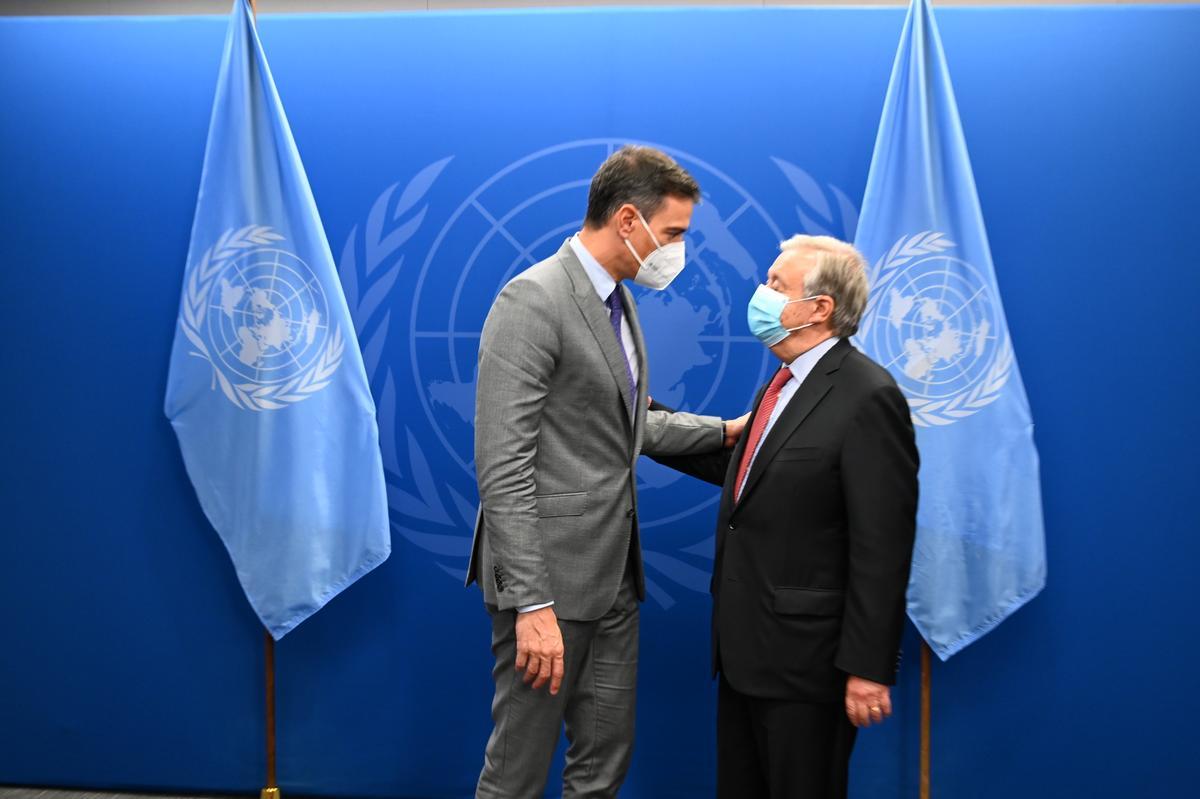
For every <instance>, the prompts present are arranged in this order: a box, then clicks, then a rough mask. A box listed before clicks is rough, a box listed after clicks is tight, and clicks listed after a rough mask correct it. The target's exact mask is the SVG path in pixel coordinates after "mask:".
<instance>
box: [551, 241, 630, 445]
mask: <svg viewBox="0 0 1200 799" xmlns="http://www.w3.org/2000/svg"><path fill="white" fill-rule="evenodd" d="M558 254H559V257H560V258H561V259H562V262H563V265H564V266H565V267H566V270H567V274H568V275H569V276H570V278H571V283H572V285H573V286H574V289H575V290H574V292H573V293H572V295H571V296H572V299H574V300H575V304H576V305H577V306H578V307H579V312H580V313H581V314H583V319H584V321H585V322H587V326H588V328H589V329H590V330H591V331H592V336H593V337H594V338H595V339H596V345H597V346H598V347H600V352H602V353H603V354H604V361H605V363H607V364H608V370H609V372H611V373H612V377H613V381H614V382H615V383H616V384H617V392H618V395H619V396H620V397H621V398H622V399H624V398H625V397H627V396H629V376H628V375H627V374H626V372H625V352H624V350H623V349H622V347H621V344H620V342H618V341H617V337H616V335H614V333H613V326H612V322H611V321H610V320H609V316H608V309H607V308H606V307H605V306H604V303H603V302H602V301H601V300H600V297H599V296H598V295H597V294H596V287H595V286H594V285H592V281H591V280H590V279H589V278H588V276H587V272H585V271H584V269H583V264H581V263H579V259H578V258H576V257H575V252H574V251H573V250H572V249H571V244H570V242H567V243H565V244H563V246H562V249H561V250H559V251H558ZM632 324H633V323H632V322H630V326H631V327H632ZM640 393H641V392H640V389H639V394H640ZM621 407H623V408H624V409H625V421H626V422H627V423H628V424H629V427H630V429H631V430H632V429H633V419H631V418H630V415H629V414H630V408H629V403H628V402H622V403H621Z"/></svg>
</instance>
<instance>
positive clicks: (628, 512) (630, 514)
mask: <svg viewBox="0 0 1200 799" xmlns="http://www.w3.org/2000/svg"><path fill="white" fill-rule="evenodd" d="M625 518H627V519H632V518H633V508H630V509H629V510H627V511H625Z"/></svg>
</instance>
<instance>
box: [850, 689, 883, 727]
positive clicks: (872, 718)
mask: <svg viewBox="0 0 1200 799" xmlns="http://www.w3.org/2000/svg"><path fill="white" fill-rule="evenodd" d="M890 715H892V692H891V689H889V688H888V687H887V686H886V685H881V684H880V683H877V682H871V681H870V680H867V679H864V678H862V677H854V676H850V677H848V678H846V716H847V717H848V718H849V719H850V721H851V722H852V723H853V724H854V726H855V727H870V726H871V725H872V724H879V723H880V722H882V721H883V720H884V719H886V718H887V717H888V716H890Z"/></svg>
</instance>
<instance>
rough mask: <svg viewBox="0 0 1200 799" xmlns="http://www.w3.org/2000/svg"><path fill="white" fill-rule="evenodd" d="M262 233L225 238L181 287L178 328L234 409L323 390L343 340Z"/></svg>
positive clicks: (316, 287) (293, 260) (302, 272)
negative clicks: (209, 368) (206, 363)
mask: <svg viewBox="0 0 1200 799" xmlns="http://www.w3.org/2000/svg"><path fill="white" fill-rule="evenodd" d="M282 240H283V237H282V236H280V235H279V234H277V233H275V232H274V231H272V230H271V228H269V227H262V226H257V225H250V226H247V227H244V228H241V229H231V230H227V231H226V232H225V233H224V234H222V236H221V237H220V239H218V241H216V242H215V243H214V244H213V246H212V247H210V248H209V249H208V250H207V251H205V253H204V255H203V256H201V258H200V260H199V262H198V263H196V264H195V265H193V266H192V268H191V269H190V270H189V271H188V274H187V276H186V278H185V281H184V302H183V313H182V314H181V315H180V321H179V324H180V327H181V329H182V330H183V332H184V334H185V335H186V336H187V338H188V341H190V342H191V344H192V346H194V347H195V348H196V351H195V353H194V354H195V355H197V356H199V357H201V358H203V359H204V360H206V361H208V363H209V365H210V366H211V367H212V369H213V376H214V380H215V382H216V383H217V384H218V385H220V387H221V390H222V392H224V394H225V396H226V397H227V398H228V399H229V401H230V402H232V403H233V404H234V405H237V406H238V407H239V408H245V409H248V410H278V409H279V408H283V407H285V406H287V405H289V404H291V403H293V402H299V401H301V400H303V399H306V398H307V397H309V396H311V395H312V394H314V393H316V392H318V391H320V390H321V389H323V388H324V387H325V386H326V385H328V384H329V380H330V378H331V377H332V376H333V373H334V372H335V371H337V368H338V365H339V364H340V363H341V359H342V350H343V340H342V336H341V332H340V331H339V330H337V329H336V328H335V329H334V330H333V331H332V332H331V331H330V325H329V311H328V305H327V303H326V300H325V292H324V290H323V289H322V287H321V283H320V281H319V280H318V279H317V276H316V275H315V274H314V273H313V271H312V270H311V269H310V268H309V267H308V265H307V264H305V263H304V261H302V260H301V259H300V258H299V257H298V256H296V255H295V254H294V253H291V252H288V251H287V250H284V249H281V248H279V247H277V246H273V245H275V244H276V243H278V242H280V241H282Z"/></svg>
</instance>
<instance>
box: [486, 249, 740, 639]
mask: <svg viewBox="0 0 1200 799" xmlns="http://www.w3.org/2000/svg"><path fill="white" fill-rule="evenodd" d="M618 285H619V287H620V291H621V292H622V296H623V298H624V301H625V308H626V315H627V318H628V320H629V326H630V329H631V331H632V333H633V338H634V341H635V343H636V345H637V360H638V362H637V364H636V365H634V364H631V366H633V367H634V368H636V369H637V370H638V375H639V379H638V392H637V401H636V402H635V403H634V407H633V408H632V409H630V407H629V404H628V401H627V399H626V398H627V397H628V395H629V378H628V375H627V374H626V371H625V359H624V355H623V349H622V348H621V345H620V344H619V342H618V341H617V337H616V335H615V333H614V331H613V327H612V324H611V323H610V321H609V315H608V308H606V307H605V305H604V303H603V302H602V301H601V300H600V298H599V297H598V296H597V294H596V290H595V288H594V286H593V284H592V282H591V280H590V279H589V278H588V276H587V273H586V272H585V271H584V268H583V264H581V263H580V262H579V259H578V258H577V257H576V256H575V253H574V252H573V251H572V250H571V247H570V243H569V242H568V243H565V244H563V246H562V248H561V249H560V250H559V251H558V253H557V254H555V255H554V256H553V257H551V258H548V259H546V260H545V261H542V262H541V263H538V264H535V265H534V266H532V267H530V268H529V269H527V270H526V271H524V272H522V273H521V274H519V275H517V276H516V277H515V278H513V279H512V280H511V281H510V282H509V283H508V284H507V285H506V286H505V287H504V288H503V290H501V292H500V295H499V296H498V297H497V298H496V301H495V303H494V304H493V305H492V309H491V311H490V312H489V313H488V317H487V321H486V322H485V323H484V326H483V337H482V339H481V341H480V344H479V379H478V384H477V385H478V388H477V393H476V397H475V472H476V475H477V478H478V481H479V497H480V512H479V520H478V522H477V523H476V526H475V540H474V542H473V544H472V546H471V562H470V565H469V566H468V567H467V585H470V584H471V583H472V582H474V581H476V580H477V581H478V582H479V584H480V586H481V587H482V589H483V595H484V601H485V602H487V603H488V604H490V605H495V606H497V607H498V608H500V609H501V610H505V609H509V608H517V607H523V606H525V605H534V604H539V603H542V602H550V601H553V602H554V604H555V608H554V609H555V612H556V614H557V615H558V616H559V617H560V618H563V619H570V620H575V621H589V620H593V619H598V618H600V617H601V616H602V615H604V614H605V613H606V612H607V611H608V610H609V609H610V608H611V607H612V605H613V602H614V601H615V599H616V596H617V591H618V590H619V588H620V585H621V579H622V577H623V575H624V569H625V563H626V558H627V557H628V558H631V559H632V567H633V571H634V577H635V579H636V582H637V591H638V598H639V599H644V598H645V581H644V577H643V572H642V553H641V547H640V544H639V541H638V532H637V479H636V474H635V470H636V468H637V459H638V455H639V454H640V453H641V452H642V451H643V450H644V451H645V452H646V453H647V454H661V455H669V454H697V453H702V452H708V451H713V450H717V449H720V447H721V445H722V443H723V442H722V436H721V420H720V419H718V418H716V417H712V416H696V415H693V414H689V413H666V412H663V411H649V412H648V411H647V404H646V387H647V384H648V383H649V376H648V374H647V368H646V355H645V351H646V346H645V341H644V339H643V338H642V329H641V325H640V324H639V323H638V315H637V308H636V306H635V305H634V302H633V297H632V296H631V295H630V293H629V291H628V289H626V288H625V287H624V286H623V285H620V284H618Z"/></svg>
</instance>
